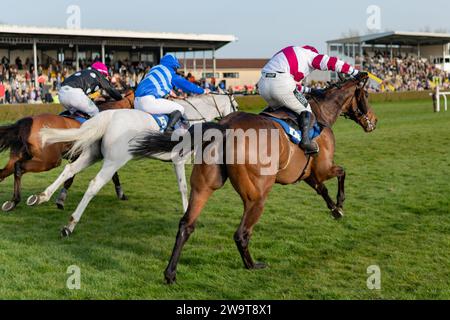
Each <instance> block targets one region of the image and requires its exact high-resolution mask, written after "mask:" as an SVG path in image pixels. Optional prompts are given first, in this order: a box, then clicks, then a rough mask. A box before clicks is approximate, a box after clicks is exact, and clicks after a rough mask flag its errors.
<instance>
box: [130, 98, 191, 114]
mask: <svg viewBox="0 0 450 320" xmlns="http://www.w3.org/2000/svg"><path fill="white" fill-rule="evenodd" d="M134 108H135V109H137V110H141V111H144V112H147V113H150V114H170V113H172V112H174V111H177V110H178V111H180V112H181V113H182V114H184V107H183V106H181V105H179V104H178V103H176V102H174V101H170V100H167V99H162V98H161V99H156V98H155V97H154V96H144V97H136V98H135V99H134Z"/></svg>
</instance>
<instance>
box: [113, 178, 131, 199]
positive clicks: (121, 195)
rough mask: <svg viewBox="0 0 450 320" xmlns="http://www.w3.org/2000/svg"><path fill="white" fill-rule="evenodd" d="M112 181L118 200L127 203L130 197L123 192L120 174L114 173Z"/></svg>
mask: <svg viewBox="0 0 450 320" xmlns="http://www.w3.org/2000/svg"><path fill="white" fill-rule="evenodd" d="M112 180H113V182H114V187H115V189H116V194H117V198H119V200H122V201H127V200H128V197H127V196H126V195H125V193H124V192H123V189H122V185H121V184H120V178H119V173H118V172H116V173H114V175H113V177H112Z"/></svg>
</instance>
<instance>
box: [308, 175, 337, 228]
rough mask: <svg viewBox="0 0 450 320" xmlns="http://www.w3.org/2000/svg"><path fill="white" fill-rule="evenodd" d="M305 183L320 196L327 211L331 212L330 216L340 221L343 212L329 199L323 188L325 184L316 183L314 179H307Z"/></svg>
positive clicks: (326, 191)
mask: <svg viewBox="0 0 450 320" xmlns="http://www.w3.org/2000/svg"><path fill="white" fill-rule="evenodd" d="M305 181H306V183H308V184H309V185H310V186H311V187H312V188H313V189H314V190H316V192H317V193H318V194H320V195H321V196H322V198H323V199H324V200H325V202H326V204H327V206H328V209H330V210H331V215H332V216H333V217H334V218H335V219H340V218H342V217H343V216H344V211H343V210H342V209H341V208H339V207H338V206H337V205H336V203H334V201H333V200H332V199H331V197H330V195H329V193H328V189H327V187H326V186H325V184H323V182H318V181H317V180H316V179H315V178H314V177H312V176H311V177H309V178H308V179H306V180H305Z"/></svg>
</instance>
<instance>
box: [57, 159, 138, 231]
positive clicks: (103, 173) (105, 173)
mask: <svg viewBox="0 0 450 320" xmlns="http://www.w3.org/2000/svg"><path fill="white" fill-rule="evenodd" d="M129 160H131V156H129V157H128V158H127V159H125V160H123V161H122V162H120V163H115V162H113V161H108V160H105V162H104V163H103V167H102V169H101V170H100V172H99V173H98V174H97V176H96V177H95V178H94V179H93V180H92V181H91V182H90V184H89V188H88V189H87V191H86V193H85V194H84V196H83V199H82V200H81V201H80V203H79V204H78V207H77V209H76V210H75V212H74V213H73V214H72V216H71V218H70V221H69V224H68V225H67V226H65V227H64V228H63V229H62V230H61V235H62V236H63V237H68V236H70V235H71V234H72V233H73V230H74V229H75V226H76V225H77V223H78V222H79V221H80V219H81V216H82V215H83V213H84V211H85V210H86V207H87V206H88V204H89V202H90V201H91V200H92V198H94V197H95V195H96V194H97V193H98V192H99V191H100V190H101V189H102V188H103V187H104V186H105V184H107V183H108V182H109V181H110V180H111V179H112V177H113V175H114V173H116V172H117V171H118V170H119V169H120V168H121V167H122V166H124V165H125V164H126V163H127V162H128V161H129Z"/></svg>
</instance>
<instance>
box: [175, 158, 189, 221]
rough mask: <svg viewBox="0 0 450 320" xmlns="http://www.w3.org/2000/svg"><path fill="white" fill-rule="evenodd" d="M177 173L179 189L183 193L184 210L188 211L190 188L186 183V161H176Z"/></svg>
mask: <svg viewBox="0 0 450 320" xmlns="http://www.w3.org/2000/svg"><path fill="white" fill-rule="evenodd" d="M173 166H174V168H175V174H176V176H177V182H178V190H180V193H181V201H182V203H183V212H186V211H187V207H188V196H187V195H188V188H187V183H186V168H185V163H174V165H173Z"/></svg>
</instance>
